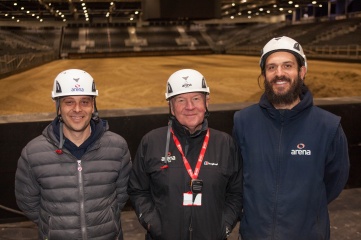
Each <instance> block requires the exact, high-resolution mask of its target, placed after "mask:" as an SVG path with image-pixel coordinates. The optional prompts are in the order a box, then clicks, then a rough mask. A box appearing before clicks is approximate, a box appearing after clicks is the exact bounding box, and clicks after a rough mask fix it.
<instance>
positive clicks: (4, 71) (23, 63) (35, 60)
mask: <svg viewBox="0 0 361 240" xmlns="http://www.w3.org/2000/svg"><path fill="white" fill-rule="evenodd" d="M57 58H58V56H57V53H56V52H54V51H46V52H35V53H34V52H32V53H21V54H11V55H3V56H0V78H2V77H5V76H8V75H10V74H13V73H17V72H21V71H24V70H27V69H30V68H33V67H37V66H40V65H42V64H44V63H47V62H50V61H53V60H55V59H57Z"/></svg>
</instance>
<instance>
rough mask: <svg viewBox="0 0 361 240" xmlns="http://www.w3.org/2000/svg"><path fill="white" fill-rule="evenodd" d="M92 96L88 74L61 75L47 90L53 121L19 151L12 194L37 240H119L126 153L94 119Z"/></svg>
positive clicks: (115, 136)
mask: <svg viewBox="0 0 361 240" xmlns="http://www.w3.org/2000/svg"><path fill="white" fill-rule="evenodd" d="M96 96H98V90H96V88H95V83H94V80H93V78H92V76H91V75H89V73H87V72H85V71H83V70H79V69H69V70H66V71H63V72H61V73H60V74H59V75H58V76H57V77H56V78H55V80H54V87H53V91H52V98H53V100H54V101H55V103H56V112H57V117H56V118H55V119H54V120H53V121H52V123H50V124H49V125H48V126H47V127H46V128H45V129H44V131H43V133H42V135H40V136H38V137H37V138H35V139H33V140H32V141H30V142H29V143H28V144H27V145H26V146H25V147H24V149H23V150H22V153H21V156H20V158H19V161H18V168H17V171H16V176H15V196H16V201H17V204H18V206H19V208H20V209H21V210H22V211H23V212H24V213H25V215H26V216H27V217H28V218H29V219H30V220H32V221H34V222H35V223H36V224H37V225H38V234H39V239H50V240H54V239H61V240H64V239H68V240H69V239H102V240H106V239H112V240H113V239H123V234H122V229H121V224H120V212H121V210H122V208H123V207H124V205H125V203H126V201H127V199H128V195H127V183H128V174H129V171H130V169H131V161H130V153H129V150H128V145H127V142H126V141H125V140H124V138H122V137H121V136H119V135H118V134H115V133H113V132H110V131H109V130H108V129H109V126H108V123H107V122H106V121H105V120H102V119H100V118H99V117H98V112H97V108H96V103H95V97H96Z"/></svg>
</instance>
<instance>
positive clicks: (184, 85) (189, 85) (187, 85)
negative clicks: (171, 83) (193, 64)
mask: <svg viewBox="0 0 361 240" xmlns="http://www.w3.org/2000/svg"><path fill="white" fill-rule="evenodd" d="M182 78H183V79H184V80H185V81H186V82H185V83H184V84H183V85H182V87H184V88H188V87H191V86H192V84H191V83H188V82H187V79H188V76H187V77H182Z"/></svg>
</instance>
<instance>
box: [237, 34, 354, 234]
mask: <svg viewBox="0 0 361 240" xmlns="http://www.w3.org/2000/svg"><path fill="white" fill-rule="evenodd" d="M260 67H261V75H260V77H263V79H264V88H265V92H264V94H263V95H262V97H261V99H260V101H259V103H258V104H255V105H252V106H250V107H247V108H245V109H243V110H241V111H237V112H236V113H235V115H234V129H233V134H234V138H235V139H236V141H237V143H238V146H239V148H240V151H241V154H242V158H243V171H244V173H243V196H244V200H243V211H242V216H241V224H240V238H241V239H243V240H257V239H278V240H289V239H292V240H298V239H299V240H306V239H307V240H316V239H317V240H320V239H330V220H329V214H328V207H327V206H328V204H329V203H330V202H331V201H333V200H334V199H335V198H337V196H338V195H339V194H340V192H341V191H342V190H343V188H344V186H345V184H346V182H347V179H348V173H349V157H348V145H347V139H346V136H345V134H344V132H343V129H342V127H341V124H340V117H338V116H335V115H334V114H332V113H329V112H327V111H325V110H322V109H321V108H319V107H316V106H314V105H313V97H312V95H311V93H310V91H309V90H308V88H307V87H306V85H305V84H304V79H305V75H306V72H307V60H306V56H305V55H304V52H303V50H302V47H301V45H300V44H299V43H298V42H296V41H295V40H294V39H291V38H289V37H285V36H284V37H278V38H273V39H271V40H270V41H269V42H268V43H267V44H266V45H265V46H264V48H263V51H262V56H261V59H260Z"/></svg>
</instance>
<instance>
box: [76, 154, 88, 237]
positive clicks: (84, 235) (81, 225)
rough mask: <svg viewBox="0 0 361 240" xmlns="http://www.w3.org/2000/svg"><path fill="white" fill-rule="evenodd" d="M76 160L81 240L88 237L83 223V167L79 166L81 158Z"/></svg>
mask: <svg viewBox="0 0 361 240" xmlns="http://www.w3.org/2000/svg"><path fill="white" fill-rule="evenodd" d="M77 162H78V184H79V204H80V206H79V207H80V228H81V235H82V238H83V240H86V239H88V237H87V232H86V223H85V211H84V185H83V172H82V170H83V168H82V166H81V160H77Z"/></svg>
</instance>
